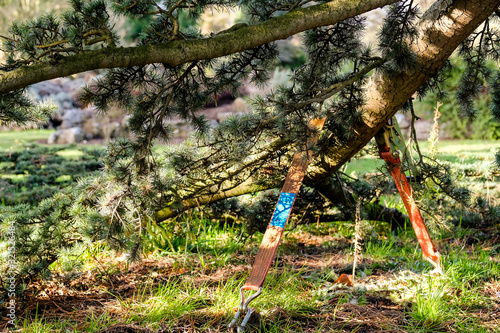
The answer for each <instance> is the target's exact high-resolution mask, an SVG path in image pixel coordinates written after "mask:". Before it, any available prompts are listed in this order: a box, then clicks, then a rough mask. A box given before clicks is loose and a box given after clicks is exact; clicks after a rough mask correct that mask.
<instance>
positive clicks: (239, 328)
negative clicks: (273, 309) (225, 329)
mask: <svg viewBox="0 0 500 333" xmlns="http://www.w3.org/2000/svg"><path fill="white" fill-rule="evenodd" d="M243 290H252V289H250V288H248V287H246V286H243V287H241V288H240V298H241V301H240V305H239V307H238V311H237V312H236V314H235V315H234V319H233V320H232V321H231V323H230V324H229V328H233V327H235V326H236V323H237V322H238V318H239V317H240V314H242V313H245V312H246V314H245V317H244V318H243V320H242V321H241V324H239V325H238V326H237V332H238V333H243V332H244V331H245V326H246V325H247V323H248V321H249V320H250V317H251V316H252V313H253V312H254V311H255V309H254V308H251V307H249V306H248V304H250V302H251V301H253V300H254V299H256V298H257V297H259V295H260V294H261V293H262V287H260V288H259V289H258V290H257V292H256V293H255V294H253V295H251V296H250V297H248V298H247V300H246V301H245V294H244V293H243Z"/></svg>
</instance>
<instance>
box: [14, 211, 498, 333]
mask: <svg viewBox="0 0 500 333" xmlns="http://www.w3.org/2000/svg"><path fill="white" fill-rule="evenodd" d="M200 222H201V224H202V225H203V228H200V231H199V233H198V234H197V239H199V240H202V241H201V242H200V243H201V244H202V245H200V247H198V248H196V246H193V247H191V250H192V251H188V253H184V252H183V251H179V252H177V253H175V252H163V253H160V252H157V253H156V254H155V255H152V256H150V257H149V258H150V259H149V261H148V262H149V264H148V265H149V266H144V265H145V264H144V263H143V264H136V265H133V266H131V267H128V268H127V267H126V266H123V263H122V262H118V261H116V260H115V259H113V254H112V253H111V252H107V254H106V255H103V256H102V257H99V261H101V262H102V263H103V264H101V265H99V266H98V265H97V264H96V263H95V261H96V258H95V257H90V256H88V257H86V259H85V260H87V261H88V263H87V264H86V265H85V266H84V267H86V268H85V270H86V272H87V273H85V274H84V275H79V276H80V278H78V279H74V278H72V279H71V280H70V282H64V281H66V280H64V279H63V280H61V281H60V282H58V283H60V286H65V287H64V288H63V290H65V288H70V289H71V287H69V286H70V285H71V284H74V283H75V282H76V280H77V281H79V282H78V283H77V284H76V285H79V283H80V281H86V282H85V283H87V284H88V286H89V287H91V286H92V288H95V286H96V285H97V286H100V287H99V288H100V289H101V293H100V295H107V298H105V297H104V296H99V298H100V299H101V300H102V301H101V303H102V304H101V305H99V306H97V307H96V306H92V307H88V308H86V309H85V308H83V310H78V311H73V312H72V313H73V314H72V315H68V314H67V313H66V312H71V311H69V308H68V305H65V303H58V304H57V306H58V307H60V308H62V309H63V310H65V311H64V312H61V311H60V310H59V308H58V307H55V306H54V305H52V306H48V307H47V306H46V307H45V312H44V313H42V312H41V311H37V312H35V313H34V314H32V315H30V314H25V317H24V319H22V320H21V321H20V322H19V325H21V327H22V325H26V324H25V323H28V322H29V323H33V324H30V326H29V327H26V328H25V329H26V330H23V332H25V331H26V332H42V331H43V332H59V331H65V332H96V331H98V330H104V332H106V329H107V328H109V330H110V332H111V329H114V327H115V326H116V325H129V326H130V325H135V326H134V327H136V326H137V327H142V328H143V329H149V330H152V331H153V332H155V331H162V330H163V331H168V332H176V330H179V329H181V328H182V327H193V332H208V331H214V332H217V331H225V330H226V329H225V327H226V325H227V324H228V323H229V322H230V321H231V319H232V316H233V315H234V309H235V308H236V307H237V305H238V303H239V292H238V290H239V287H240V286H241V285H242V284H243V282H244V280H245V278H246V276H247V275H248V269H249V267H250V265H251V263H252V261H253V257H254V255H255V248H256V246H257V244H255V242H249V243H247V244H240V243H238V242H237V239H238V238H237V233H235V231H236V230H235V229H232V227H230V226H227V225H220V224H218V223H215V222H211V221H203V220H202V221H200ZM339 226H340V228H339ZM308 228H309V227H308V226H303V227H299V228H297V229H296V230H293V231H290V232H289V234H288V235H287V237H285V239H284V244H283V246H282V247H281V248H280V249H279V251H278V257H277V260H276V261H275V263H274V264H273V266H272V267H271V270H270V272H269V275H268V277H267V280H266V284H265V289H264V292H263V294H262V295H261V296H260V297H259V298H257V299H256V300H255V301H254V302H253V303H252V304H251V305H252V306H254V307H255V308H256V309H257V312H258V313H259V314H260V316H259V317H258V318H255V320H254V322H252V323H251V325H253V327H257V328H258V329H259V331H260V332H325V331H329V332H330V331H331V332H357V331H360V330H361V331H363V330H369V328H372V329H374V331H377V330H378V331H389V332H390V331H401V330H404V331H407V332H434V331H436V332H437V331H439V332H443V331H444V332H490V331H492V327H493V329H494V325H495V324H498V323H497V322H496V321H495V319H494V317H488V315H487V314H488V312H491V311H498V310H500V304H499V303H500V302H498V301H496V300H495V298H494V295H491V293H490V294H489V293H488V292H486V290H487V289H486V287H485V286H486V285H494V286H496V287H495V288H499V291H500V284H498V283H497V284H495V283H496V282H495V281H497V280H498V279H499V278H500V260H499V259H500V257H499V255H498V254H497V253H496V252H494V253H493V254H492V250H491V249H489V246H488V244H487V243H485V244H484V247H486V249H481V247H480V246H478V245H467V243H466V240H467V238H468V237H469V236H470V235H471V233H470V230H469V231H467V232H457V235H462V236H463V237H465V238H464V239H462V240H460V239H457V240H456V241H457V242H458V243H459V244H462V245H461V246H455V245H451V244H448V243H440V249H441V250H442V251H444V252H445V254H446V255H445V256H444V267H445V274H444V275H443V276H431V275H429V274H428V272H429V271H430V270H431V269H432V267H431V266H430V265H429V264H428V263H427V262H426V261H425V260H424V259H423V258H422V256H421V253H420V250H419V249H418V247H417V246H418V245H417V242H416V239H415V238H414V236H413V235H412V233H410V232H405V230H401V231H400V232H398V233H390V231H387V232H381V231H380V230H382V229H380V230H379V232H380V234H379V235H378V239H372V240H370V241H368V242H367V243H366V244H365V248H364V250H363V257H364V259H363V261H362V262H361V266H365V267H366V269H364V270H363V269H361V268H360V269H358V272H364V273H363V274H365V275H363V274H361V273H360V274H361V275H360V276H358V278H357V279H356V281H357V284H356V288H355V289H353V288H347V287H343V286H341V285H338V284H334V283H333V282H334V281H335V279H336V277H337V276H338V273H340V272H341V271H342V270H343V269H345V268H346V267H348V266H349V260H350V259H349V258H350V251H352V245H351V244H350V243H346V245H345V248H343V249H339V248H338V247H337V248H331V247H329V246H330V244H331V238H332V237H334V238H335V237H338V238H344V237H345V234H346V230H345V229H344V228H343V227H342V225H341V224H338V223H329V224H325V225H323V226H322V230H321V232H318V231H316V232H315V233H314V234H313V233H309V232H308V231H307V229H308ZM231 234H232V237H229V235H231ZM444 236H446V235H444ZM294 237H299V238H300V239H301V241H302V242H304V243H305V244H306V247H304V248H301V249H299V248H297V247H296V246H292V245H293V244H296V242H297V241H296V239H294ZM318 237H319V238H321V237H324V240H323V241H322V243H321V244H322V245H321V251H320V252H317V249H318V248H317V246H316V247H313V246H308V245H307V244H308V242H309V240H311V241H312V240H313V239H314V240H315V242H316V241H317V239H318ZM217 240H219V241H217ZM461 241H463V242H461ZM182 248H183V247H182V246H181V247H180V249H182ZM201 249H203V251H201ZM221 249H224V250H226V251H227V252H228V254H227V255H228V258H229V259H228V260H218V259H217V258H218V257H220V251H221ZM308 251H310V252H308ZM186 256H187V258H188V260H184V259H185V258H186ZM106 258H107V259H106ZM403 258H404V260H403ZM207 263H211V267H208V265H207ZM387 263H394V265H389V264H387ZM103 265H104V267H103ZM242 265H243V266H242ZM103 268H105V269H106V270H107V271H108V272H109V276H107V275H106V274H103V273H102V270H103ZM77 276H78V275H77ZM131 276H135V277H131ZM109 277H111V280H112V281H111V283H112V284H113V286H111V285H110V282H109V281H108V280H109ZM127 288H129V289H130V290H129V291H128V292H124V291H123V290H128V289H127ZM85 289H86V288H84V289H83V290H85ZM73 290H75V291H76V290H77V289H74V288H73ZM103 293H104V294H103ZM55 302H57V300H56V301H55ZM65 302H67V301H65ZM51 304H53V303H51ZM384 304H386V305H384ZM73 308H81V306H80V307H77V306H75V305H73ZM387 311H390V313H391V315H390V316H389V317H387V316H388V314H387V313H388V312H387ZM40 314H42V315H40ZM31 316H33V319H29V318H31ZM82 316H83V318H82ZM391 316H392V317H391ZM56 318H59V319H57V320H54V319H56ZM390 318H393V319H390ZM492 318H493V319H492ZM30 320H32V321H30ZM493 331H494V330H493Z"/></svg>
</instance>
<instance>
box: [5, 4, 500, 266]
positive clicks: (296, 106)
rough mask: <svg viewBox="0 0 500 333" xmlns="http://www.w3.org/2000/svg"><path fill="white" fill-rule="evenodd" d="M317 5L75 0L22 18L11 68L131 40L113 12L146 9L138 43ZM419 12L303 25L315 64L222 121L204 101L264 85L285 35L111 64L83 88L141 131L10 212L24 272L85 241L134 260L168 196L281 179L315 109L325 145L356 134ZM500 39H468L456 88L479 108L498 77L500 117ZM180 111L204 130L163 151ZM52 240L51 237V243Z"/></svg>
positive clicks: (399, 61)
mask: <svg viewBox="0 0 500 333" xmlns="http://www.w3.org/2000/svg"><path fill="white" fill-rule="evenodd" d="M322 2H325V1H316V2H315V3H322ZM312 3H313V2H312V1H309V0H297V1H292V2H290V1H284V0H279V1H269V0H265V1H257V0H239V1H236V0H179V1H173V0H163V1H152V0H124V1H120V2H113V3H112V4H110V3H108V2H107V1H104V0H72V1H71V4H72V9H71V10H69V11H67V12H66V13H64V14H63V15H62V16H60V17H56V16H55V15H52V14H47V15H44V16H42V17H41V18H38V19H35V20H33V21H31V22H26V23H16V24H14V25H13V26H12V28H11V35H10V37H8V39H6V41H5V43H4V46H3V48H4V51H6V52H7V54H8V60H7V63H6V64H4V65H2V67H0V70H1V71H12V70H14V69H16V68H19V67H20V66H25V65H30V64H34V63H37V62H43V61H48V62H53V63H57V62H58V61H59V60H60V59H63V58H65V57H68V56H70V55H74V54H80V53H84V52H86V51H88V50H91V49H97V48H103V49H110V50H112V49H113V48H116V47H118V46H119V45H120V38H119V37H118V36H119V35H118V33H117V32H116V31H115V29H114V25H113V23H112V22H113V20H112V19H113V18H114V15H124V16H127V17H133V18H136V19H142V18H148V22H149V25H148V26H146V27H145V29H144V30H143V34H142V35H141V36H140V39H139V41H138V43H139V44H144V45H154V44H159V43H164V42H168V41H173V40H191V39H193V40H194V39H201V38H206V37H210V35H203V34H202V33H201V32H200V31H198V30H197V29H196V28H192V27H191V28H184V27H182V26H181V24H180V23H179V18H180V17H181V16H182V15H186V14H187V15H188V16H190V17H194V18H196V17H197V16H198V15H199V14H200V13H202V12H203V11H204V10H208V9H210V10H219V9H227V8H236V7H240V8H243V9H244V11H245V13H246V14H247V20H248V22H249V23H250V24H254V23H258V22H262V21H264V20H267V19H269V18H272V17H274V16H279V15H281V14H283V13H286V12H290V11H293V10H294V9H296V8H300V7H307V6H309V5H311V4H312ZM418 16H419V10H418V7H417V6H415V5H414V3H413V1H411V0H405V1H400V2H398V3H397V4H395V5H393V6H391V7H390V8H389V10H388V13H387V18H386V19H385V21H384V24H383V27H382V29H381V31H380V33H379V35H378V48H377V49H376V50H372V49H370V48H369V47H367V46H366V45H365V44H364V43H363V42H362V39H361V37H362V35H363V33H364V29H365V19H364V18H363V17H354V18H351V19H348V20H345V21H342V22H339V23H337V24H335V25H332V26H326V27H321V28H316V29H312V30H310V31H306V32H304V33H303V34H301V36H300V37H301V38H302V47H303V50H304V52H305V54H306V62H305V64H303V65H302V66H300V67H298V68H297V69H295V70H294V71H293V73H292V74H291V77H290V82H291V84H290V85H289V86H282V87H279V88H277V89H275V90H274V91H272V92H271V93H270V94H269V95H268V96H264V97H257V98H255V99H254V100H253V101H252V109H253V110H252V111H251V112H249V113H246V114H243V115H236V116H233V117H229V118H227V119H225V120H224V121H222V122H221V123H220V124H219V125H218V126H217V127H215V128H211V126H210V125H209V124H208V123H207V121H206V119H205V118H204V117H203V116H202V115H200V114H199V112H198V111H200V110H201V109H202V108H204V106H205V105H207V104H209V103H212V102H215V104H217V98H218V96H220V95H221V94H223V93H226V92H230V93H231V94H233V95H234V96H237V95H238V94H239V91H240V88H241V84H242V82H244V81H247V82H248V81H250V82H254V83H256V84H257V85H265V84H266V83H267V82H268V80H269V78H270V70H271V68H273V67H274V66H275V65H276V64H277V63H278V59H279V48H278V47H277V45H276V43H269V44H265V45H261V46H259V47H256V48H253V49H250V50H246V51H242V52H239V53H236V54H233V55H231V56H226V57H222V58H217V59H208V60H200V61H195V62H191V63H186V64H183V65H179V66H169V65H166V64H162V63H157V64H151V65H146V66H136V67H130V68H117V69H111V70H108V71H106V72H105V73H104V74H103V75H100V76H99V77H98V78H97V79H95V80H94V81H93V82H91V83H90V84H89V85H88V86H87V87H86V88H85V89H83V91H82V92H81V94H80V99H81V101H82V103H83V104H86V105H94V106H95V107H96V108H97V109H98V110H99V112H102V113H106V112H107V111H108V109H109V108H110V107H111V106H113V105H119V106H120V107H121V108H123V109H125V110H126V111H127V113H128V114H129V116H130V119H129V125H130V128H131V130H132V132H133V133H134V136H135V139H134V140H127V139H120V140H116V141H114V142H112V143H110V144H109V145H108V147H107V152H106V156H105V157H104V158H103V165H104V167H103V172H102V173H100V174H98V175H97V176H95V177H92V178H88V179H83V180H81V181H80V182H79V183H78V184H77V185H75V186H74V187H73V188H71V189H69V190H68V192H63V193H59V194H57V195H56V196H54V197H53V198H48V199H46V200H44V201H42V202H40V204H39V205H38V206H37V207H33V208H30V209H28V208H27V207H26V206H19V207H16V208H14V209H13V210H12V211H11V212H10V213H8V214H5V216H3V217H2V218H3V220H4V221H8V220H12V219H15V220H16V223H17V224H18V225H19V226H20V227H19V228H18V237H19V239H20V240H22V241H23V242H26V244H27V245H26V248H25V249H23V250H22V251H23V252H20V253H19V254H18V256H19V258H26V260H27V261H26V263H27V264H26V268H25V272H27V273H28V272H29V273H35V272H41V271H43V270H44V269H45V268H46V267H47V265H48V264H50V263H51V262H52V261H53V260H55V259H56V258H57V255H58V251H59V249H61V248H64V247H69V246H72V244H76V243H80V244H81V243H82V242H96V241H106V242H107V243H109V244H110V245H112V246H114V247H116V248H125V249H127V250H129V251H130V252H131V258H136V257H138V255H139V254H140V250H141V237H142V235H143V233H144V232H145V227H146V226H147V225H148V224H150V222H151V221H152V220H154V217H155V214H156V212H157V211H158V210H159V209H161V208H163V207H166V206H168V207H169V208H170V209H172V210H174V211H177V212H179V213H180V212H182V211H183V209H184V206H183V205H184V203H185V201H186V200H188V199H193V198H194V199H196V198H198V197H201V196H203V195H205V196H211V195H215V194H217V193H219V192H221V191H228V190H231V189H234V188H235V187H236V186H238V185H240V184H242V183H244V182H246V181H251V182H252V183H253V184H265V185H266V186H265V187H267V188H272V187H278V186H279V184H280V183H281V182H282V181H283V179H284V177H285V175H286V171H287V170H288V167H289V165H290V162H291V157H292V155H293V153H294V152H295V151H296V150H297V149H301V147H303V146H304V143H305V142H306V141H307V139H308V138H309V137H310V136H311V134H313V133H311V131H312V130H311V129H310V127H309V126H308V124H309V121H310V120H311V119H314V118H318V117H325V116H327V122H326V124H325V130H324V131H323V133H322V136H321V138H320V142H319V144H318V146H317V148H316V150H317V151H316V153H318V154H322V153H323V152H324V151H325V150H326V148H327V147H332V146H339V145H340V144H342V143H345V142H347V141H348V140H349V139H351V138H352V137H353V135H354V132H353V125H355V124H357V123H358V122H360V121H361V108H362V107H363V105H365V103H366V100H365V96H364V90H363V86H364V84H365V83H366V80H367V79H368V77H369V75H370V73H372V72H373V71H374V70H375V71H378V70H381V71H384V72H385V73H386V74H389V75H393V76H397V75H398V74H400V73H403V72H406V71H408V70H413V69H415V68H416V66H418V64H417V63H416V56H415V55H414V54H413V53H412V51H411V48H410V45H411V43H412V41H413V40H414V38H415V37H416V34H417V28H416V26H415V22H416V19H417V18H418ZM234 28H235V29H237V28H238V27H234ZM220 33H222V34H223V33H225V32H224V31H223V32H220ZM497 44H498V38H497V32H496V30H494V29H493V28H492V26H491V25H490V24H489V22H486V23H485V25H484V26H483V27H482V29H480V30H478V31H477V32H476V33H474V34H473V35H471V37H470V38H469V39H467V40H466V41H465V42H464V44H463V46H462V48H461V49H460V55H461V56H462V57H463V58H464V59H465V60H466V62H467V65H468V67H467V70H466V71H465V74H464V77H463V79H462V83H461V85H460V90H459V93H458V96H457V98H458V99H459V100H460V104H461V106H462V108H463V110H464V112H465V113H466V114H467V115H471V116H472V115H474V112H475V111H474V105H473V100H474V97H475V96H477V94H478V93H479V92H481V91H482V89H483V88H482V87H483V82H484V81H485V80H486V79H488V78H490V77H495V79H494V80H493V81H492V85H491V87H492V89H491V92H492V96H493V97H492V98H493V106H492V113H493V114H494V115H495V117H496V118H500V112H499V111H498V110H499V109H500V107H499V106H498V104H499V103H500V102H499V101H500V93H499V90H498V82H497V81H498V80H499V76H498V74H497V75H496V76H492V75H491V71H490V70H489V69H488V68H487V66H486V61H487V60H488V59H494V60H498V54H497V52H496V47H497ZM441 79H442V77H441V76H440V75H439V74H437V75H436V76H435V77H434V78H433V80H431V81H429V83H428V85H427V86H428V87H430V88H434V89H439V83H440V82H441ZM424 90H425V89H422V92H423V91H424ZM408 107H409V108H410V107H411V103H408ZM48 113H49V111H48V109H47V108H40V107H38V106H34V105H33V104H32V103H31V102H30V101H29V100H28V99H27V97H26V95H25V94H24V90H19V91H16V92H13V93H9V94H6V95H2V96H0V121H2V122H11V123H24V122H27V121H32V120H37V119H41V118H43V117H44V116H45V117H46V116H47V115H48ZM177 118H180V119H183V120H186V121H188V122H189V124H190V125H191V126H192V127H193V128H194V129H195V131H196V134H195V136H193V138H191V139H190V140H188V141H186V142H185V143H184V144H181V145H178V146H176V147H170V148H168V149H167V151H165V153H164V154H160V155H157V154H153V147H154V145H155V143H156V142H158V141H163V142H168V141H169V140H170V139H171V137H172V131H173V128H172V127H171V126H170V125H168V121H169V120H172V119H177ZM497 159H498V160H500V157H499V156H498V155H497ZM424 162H425V161H424V160H423V159H422V160H421V166H422V170H423V171H422V172H423V174H424V176H425V177H427V178H429V179H432V180H433V181H434V182H435V184H436V188H438V189H436V191H437V192H440V193H446V194H447V195H449V196H451V197H452V198H454V199H456V200H458V201H459V202H461V203H464V204H469V203H470V201H469V193H468V192H467V191H465V190H464V189H461V188H457V187H456V186H455V184H454V181H453V178H452V176H451V173H450V171H449V170H447V167H446V166H442V165H437V164H432V163H424ZM339 178H341V177H339ZM342 182H343V183H344V185H345V186H346V188H348V191H349V192H350V194H352V195H354V196H356V197H361V198H369V199H370V200H372V199H373V200H375V199H376V196H377V195H378V194H375V193H376V191H375V190H374V188H375V186H381V185H380V184H368V183H367V182H363V181H353V180H351V179H348V178H343V179H342ZM308 191H309V190H307V189H306V190H304V192H307V193H308V194H309V195H310V198H313V197H314V196H315V195H317V193H316V194H315V193H312V192H308ZM301 195H302V194H301ZM316 197H317V196H316ZM265 201H266V200H262V202H263V203H264V204H265ZM367 201H369V200H368V199H367ZM221 204H222V205H224V204H227V205H229V204H228V202H225V203H221ZM320 204H323V202H320V201H318V207H319V206H320ZM476 206H477V208H478V211H480V212H483V213H484V214H483V215H484V216H495V215H494V212H493V213H492V214H493V215H488V214H489V213H488V212H490V211H491V212H492V211H493V210H492V209H491V207H488V204H487V203H485V202H484V201H477V200H476ZM262 207H263V206H261V207H260V208H259V206H257V205H256V206H253V207H250V208H249V209H248V210H247V212H251V211H252V209H253V211H254V212H257V213H256V214H254V215H259V214H260V212H262V211H263V210H262V209H261V208H262ZM212 209H214V210H216V209H215V208H213V207H212ZM24 211H28V213H26V214H23V212H24ZM261 215H263V214H261ZM263 218H264V217H263ZM28 229H29V231H28ZM33 235H36V237H33ZM44 239H45V240H48V239H50V241H47V243H45V244H44V243H43V240H44ZM28 258H29V259H28Z"/></svg>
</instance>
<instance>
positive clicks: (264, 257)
mask: <svg viewBox="0 0 500 333" xmlns="http://www.w3.org/2000/svg"><path fill="white" fill-rule="evenodd" d="M324 123H325V118H321V119H314V120H312V121H310V123H309V126H310V128H311V129H315V130H316V131H318V132H319V131H321V129H322V128H323V125H324ZM318 138H319V134H318V135H315V136H314V137H311V138H310V139H308V140H307V144H306V147H305V149H304V150H303V151H300V152H297V153H295V155H294V156H293V160H292V165H291V166H290V170H289V171H288V174H287V176H286V179H285V183H284V184H283V188H282V189H281V194H280V196H279V199H278V202H277V203H276V206H275V208H274V213H273V216H272V217H271V222H270V223H269V226H268V227H267V230H266V232H265V234H264V238H263V239H262V243H261V245H260V248H259V252H258V253H257V256H256V258H255V263H254V264H253V267H252V271H251V272H250V276H249V277H248V278H247V280H246V282H245V285H244V286H243V287H241V289H240V296H241V302H240V306H239V307H238V312H237V313H236V315H235V317H234V319H233V321H232V322H231V323H230V324H229V328H232V327H235V326H236V323H237V321H238V318H239V316H240V314H243V313H245V312H246V314H245V318H244V319H243V321H242V322H241V324H240V325H238V326H237V331H238V333H240V332H243V331H244V330H245V326H246V324H247V322H248V320H249V319H250V317H251V315H252V313H253V311H254V309H253V308H250V307H249V306H248V304H249V303H250V302H251V301H252V300H254V299H255V298H257V297H258V296H259V295H260V294H261V293H262V286H263V285H264V281H265V279H266V276H267V273H268V271H269V268H270V267H271V264H272V262H273V259H274V255H275V254H276V250H277V249H278V245H279V242H280V240H281V236H282V235H283V231H284V229H285V225H286V222H287V221H288V217H289V216H290V212H291V211H292V207H293V203H294V202H295V198H296V196H297V194H298V193H299V190H300V187H301V185H302V180H303V179H304V176H305V174H306V171H307V167H308V166H309V163H310V162H311V160H312V155H313V151H312V149H311V148H312V147H313V146H314V145H315V144H316V143H317V142H318ZM244 290H254V291H256V293H254V294H253V295H252V296H250V297H249V298H248V299H247V300H246V301H245V295H244V293H243V291H244Z"/></svg>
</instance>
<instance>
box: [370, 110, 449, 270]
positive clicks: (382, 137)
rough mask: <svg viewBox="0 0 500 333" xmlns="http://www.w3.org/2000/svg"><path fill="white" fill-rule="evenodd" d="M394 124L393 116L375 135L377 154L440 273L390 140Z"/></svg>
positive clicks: (439, 266)
mask: <svg viewBox="0 0 500 333" xmlns="http://www.w3.org/2000/svg"><path fill="white" fill-rule="evenodd" d="M394 126H397V123H396V120H395V119H394V118H393V119H392V120H390V121H389V123H388V125H387V126H385V127H384V128H383V129H382V130H381V131H380V132H379V133H377V135H376V136H375V139H376V141H377V145H378V149H379V155H380V157H381V158H382V159H383V160H384V161H385V162H386V163H387V166H388V168H389V171H390V173H391V175H392V178H393V179H394V183H395V184H396V187H397V189H398V192H399V195H400V196H401V198H402V199H403V203H404V205H405V207H406V210H407V211H408V215H409V217H410V221H411V225H412V227H413V230H415V235H416V236H417V239H418V242H419V244H420V247H421V248H422V252H423V254H424V257H425V258H426V259H427V260H428V261H429V262H430V263H431V264H433V265H434V267H435V268H436V270H435V272H436V273H442V269H441V257H440V255H439V252H438V251H437V250H436V248H435V247H434V244H433V243H432V239H431V236H430V235H429V232H428V231H427V227H426V226H425V223H424V220H423V218H422V215H421V214H420V210H419V209H418V206H417V203H416V202H415V199H414V198H413V195H412V193H411V186H410V183H409V182H408V179H407V178H406V175H405V173H404V172H403V171H402V170H401V159H400V157H399V153H398V150H396V149H394V147H395V146H396V145H395V144H394V143H393V142H392V140H393V139H397V137H396V138H394V133H393V132H392V131H393V129H394Z"/></svg>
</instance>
